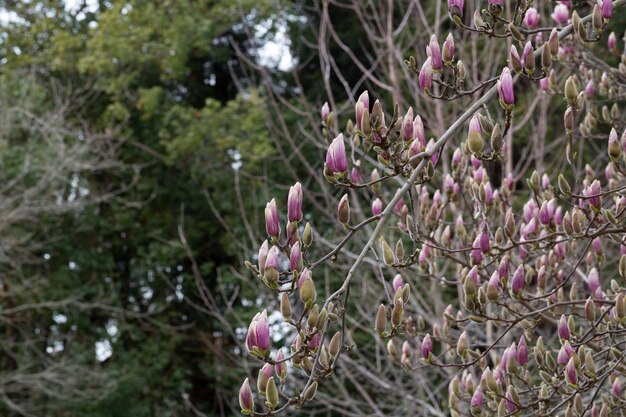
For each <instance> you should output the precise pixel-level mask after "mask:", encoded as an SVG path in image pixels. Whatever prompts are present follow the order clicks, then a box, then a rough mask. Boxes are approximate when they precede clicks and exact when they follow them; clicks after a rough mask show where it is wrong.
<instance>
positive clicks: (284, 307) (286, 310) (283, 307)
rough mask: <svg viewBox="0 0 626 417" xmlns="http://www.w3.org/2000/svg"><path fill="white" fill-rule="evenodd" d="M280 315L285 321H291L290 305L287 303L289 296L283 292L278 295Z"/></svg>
mask: <svg viewBox="0 0 626 417" xmlns="http://www.w3.org/2000/svg"><path fill="white" fill-rule="evenodd" d="M280 313H281V314H282V315H283V317H284V318H285V320H291V303H290V302H289V296H288V295H287V293H285V292H283V293H281V294H280Z"/></svg>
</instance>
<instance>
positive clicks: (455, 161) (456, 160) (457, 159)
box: [452, 148, 463, 166]
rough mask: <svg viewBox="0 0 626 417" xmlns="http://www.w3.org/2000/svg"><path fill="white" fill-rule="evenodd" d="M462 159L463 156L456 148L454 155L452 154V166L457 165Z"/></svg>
mask: <svg viewBox="0 0 626 417" xmlns="http://www.w3.org/2000/svg"><path fill="white" fill-rule="evenodd" d="M462 159H463V154H462V153H461V149H460V148H456V149H455V150H454V153H452V165H455V166H456V165H459V164H460V163H461V160H462Z"/></svg>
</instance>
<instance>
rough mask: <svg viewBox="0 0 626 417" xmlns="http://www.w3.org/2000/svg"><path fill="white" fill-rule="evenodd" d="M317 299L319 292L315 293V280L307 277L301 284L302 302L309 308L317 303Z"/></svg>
mask: <svg viewBox="0 0 626 417" xmlns="http://www.w3.org/2000/svg"><path fill="white" fill-rule="evenodd" d="M316 298H317V292H316V291H315V284H314V283H313V279H312V278H311V277H310V276H307V277H306V278H305V279H304V280H303V281H302V282H301V283H300V300H302V302H303V303H304V304H305V305H307V306H309V305H312V304H313V303H314V302H315V299H316Z"/></svg>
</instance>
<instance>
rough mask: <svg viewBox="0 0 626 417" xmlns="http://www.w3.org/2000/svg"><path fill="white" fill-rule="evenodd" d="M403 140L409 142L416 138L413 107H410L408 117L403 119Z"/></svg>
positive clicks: (405, 116)
mask: <svg viewBox="0 0 626 417" xmlns="http://www.w3.org/2000/svg"><path fill="white" fill-rule="evenodd" d="M401 132H402V139H403V140H406V141H409V140H412V139H413V137H414V126H413V107H409V110H407V112H406V115H404V119H402V128H401Z"/></svg>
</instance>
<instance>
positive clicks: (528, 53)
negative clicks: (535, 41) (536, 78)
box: [522, 42, 535, 74]
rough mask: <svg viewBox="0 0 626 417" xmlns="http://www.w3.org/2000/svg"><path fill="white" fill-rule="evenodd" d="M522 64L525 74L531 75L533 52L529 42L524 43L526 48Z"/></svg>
mask: <svg viewBox="0 0 626 417" xmlns="http://www.w3.org/2000/svg"><path fill="white" fill-rule="evenodd" d="M522 62H523V64H524V69H525V70H526V72H527V73H529V74H533V73H534V72H535V50H534V49H533V45H532V44H531V43H530V42H526V46H524V52H523V53H522Z"/></svg>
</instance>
